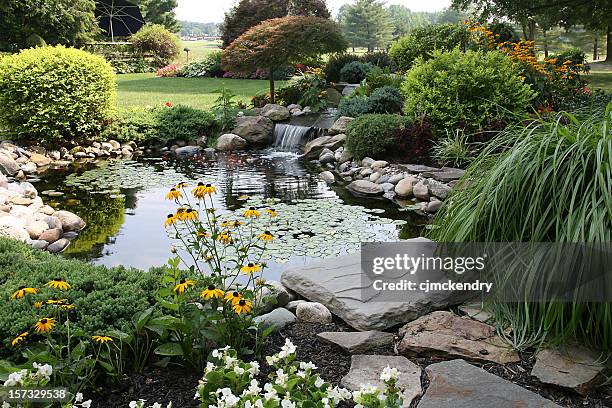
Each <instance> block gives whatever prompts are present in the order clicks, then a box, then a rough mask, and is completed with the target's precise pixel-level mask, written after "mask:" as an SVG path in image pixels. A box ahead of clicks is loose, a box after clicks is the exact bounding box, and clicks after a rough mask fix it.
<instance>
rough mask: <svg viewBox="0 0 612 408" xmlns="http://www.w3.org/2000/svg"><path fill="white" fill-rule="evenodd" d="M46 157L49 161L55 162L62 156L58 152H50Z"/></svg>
mask: <svg viewBox="0 0 612 408" xmlns="http://www.w3.org/2000/svg"><path fill="white" fill-rule="evenodd" d="M48 155H49V158H50V159H51V160H54V161H57V160H59V159H61V158H62V155H61V154H60V152H59V151H58V150H51V151H50V152H49V153H48Z"/></svg>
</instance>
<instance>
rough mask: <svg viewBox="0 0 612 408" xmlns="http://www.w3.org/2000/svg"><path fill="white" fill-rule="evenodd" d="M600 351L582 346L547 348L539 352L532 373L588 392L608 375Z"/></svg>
mask: <svg viewBox="0 0 612 408" xmlns="http://www.w3.org/2000/svg"><path fill="white" fill-rule="evenodd" d="M605 369H606V367H605V365H604V364H603V363H601V358H600V356H599V355H598V354H596V353H593V352H591V351H590V350H588V349H586V348H583V347H576V346H566V347H564V348H559V349H544V350H542V351H540V352H539V353H538V354H537V355H536V362H535V365H534V366H533V369H532V370H531V375H532V376H534V377H536V378H537V379H538V380H540V381H541V382H543V383H545V384H552V385H556V386H558V387H564V388H570V389H572V390H574V391H576V392H577V393H578V394H580V395H583V396H586V395H588V394H589V392H590V391H592V390H593V389H594V388H595V387H597V386H598V385H601V384H603V383H604V382H605V381H606V379H605V375H604V371H605Z"/></svg>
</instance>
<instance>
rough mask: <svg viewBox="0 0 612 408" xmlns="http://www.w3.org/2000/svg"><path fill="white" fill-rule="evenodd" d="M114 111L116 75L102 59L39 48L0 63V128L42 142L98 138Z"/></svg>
mask: <svg viewBox="0 0 612 408" xmlns="http://www.w3.org/2000/svg"><path fill="white" fill-rule="evenodd" d="M114 107H115V75H114V73H113V69H112V67H111V66H110V64H109V63H108V62H106V61H105V60H104V58H102V57H99V56H95V55H92V54H90V53H87V52H85V51H80V50H76V49H72V48H64V47H62V46H57V47H38V48H32V49H28V50H23V51H21V52H20V53H19V54H14V55H11V56H7V57H4V58H2V59H0V124H2V125H3V126H4V127H5V128H6V129H8V130H9V131H10V132H11V133H12V135H13V137H15V138H20V139H25V138H27V139H32V140H35V141H37V142H41V143H56V142H67V141H69V140H71V139H79V138H83V137H86V136H90V135H94V134H96V133H97V132H99V131H100V130H101V129H102V126H103V124H104V123H105V121H106V120H107V119H108V118H109V116H111V115H112V113H113V110H114Z"/></svg>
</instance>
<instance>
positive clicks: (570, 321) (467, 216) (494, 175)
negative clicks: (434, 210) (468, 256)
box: [429, 104, 612, 350]
mask: <svg viewBox="0 0 612 408" xmlns="http://www.w3.org/2000/svg"><path fill="white" fill-rule="evenodd" d="M611 129H612V104H609V105H608V107H607V109H606V110H605V111H599V112H598V113H596V114H592V115H587V116H586V117H580V116H576V115H574V114H569V113H561V114H558V115H556V116H555V117H553V118H552V119H550V120H534V121H532V122H531V123H529V124H527V125H517V126H514V127H512V128H510V129H508V130H506V131H504V132H503V133H502V134H501V135H500V136H499V137H498V138H496V139H494V140H493V141H492V142H491V143H490V144H489V145H487V146H486V147H485V149H484V150H483V152H482V153H481V154H480V155H479V156H478V158H476V159H475V161H474V162H472V164H471V165H470V167H469V168H468V169H467V173H466V175H465V178H464V179H463V180H464V181H463V182H462V183H461V186H462V188H459V189H456V191H455V192H454V193H453V194H452V195H451V196H450V198H449V200H448V201H447V203H446V205H445V206H443V207H442V210H441V211H440V212H439V213H438V214H437V215H436V219H435V225H434V228H433V229H432V230H431V232H430V233H429V236H430V237H431V238H433V239H435V240H437V241H440V242H566V243H573V242H595V243H607V242H610V241H611V239H612V194H610V188H611V186H612V173H611V170H610V163H612V130H611ZM524 278H525V279H528V278H529V277H524ZM493 309H494V310H495V312H496V313H497V316H498V318H499V320H500V321H499V324H500V327H501V328H505V327H508V325H509V324H511V325H512V328H513V337H514V342H515V345H517V346H529V345H533V344H534V343H537V342H539V341H542V340H548V341H551V342H559V341H563V340H566V339H569V338H580V339H582V340H583V341H586V342H589V343H591V344H593V345H594V346H596V347H599V348H601V349H604V350H610V349H611V348H612V326H610V316H612V308H611V306H610V303H580V302H569V303H556V302H542V303H513V304H512V303H510V304H502V303H498V304H494V305H493Z"/></svg>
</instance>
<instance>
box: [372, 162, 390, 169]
mask: <svg viewBox="0 0 612 408" xmlns="http://www.w3.org/2000/svg"><path fill="white" fill-rule="evenodd" d="M388 165H389V162H388V161H384V160H374V161H373V162H372V164H370V167H372V168H373V169H382V168H383V167H387V166H388Z"/></svg>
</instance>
